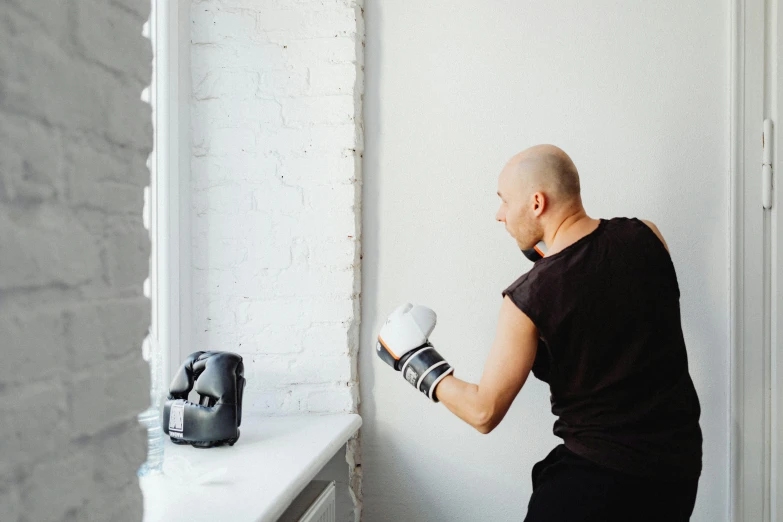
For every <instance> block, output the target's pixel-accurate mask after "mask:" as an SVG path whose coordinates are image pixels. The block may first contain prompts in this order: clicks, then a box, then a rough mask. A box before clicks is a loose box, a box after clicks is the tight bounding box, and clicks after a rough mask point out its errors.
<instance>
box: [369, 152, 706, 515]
mask: <svg viewBox="0 0 783 522" xmlns="http://www.w3.org/2000/svg"><path fill="white" fill-rule="evenodd" d="M498 189H499V190H498V195H499V196H500V198H501V200H502V201H501V205H500V209H499V210H498V213H497V216H496V218H497V220H498V221H500V222H502V223H504V224H505V227H506V230H507V231H508V233H509V234H510V235H511V236H512V237H513V238H514V239H515V240H516V242H517V244H518V246H519V247H520V248H521V249H522V250H525V251H528V252H529V251H530V249H532V248H534V247H535V246H536V245H537V244H539V242H543V243H544V244H545V246H546V248H545V252H546V253H545V254H544V257H543V258H541V259H540V260H538V261H536V262H535V263H534V265H533V268H532V269H531V270H530V271H529V272H527V273H526V274H524V275H522V276H521V277H520V278H519V279H517V280H516V281H515V282H514V283H513V284H512V285H511V286H509V287H508V288H507V289H506V290H505V291H503V302H502V304H501V308H500V318H499V321H498V327H497V334H496V337H495V341H494V343H493V345H492V348H491V350H490V353H489V356H488V359H487V362H486V364H485V367H484V371H483V374H482V377H481V381H480V383H479V384H478V385H476V384H470V383H467V382H465V381H462V380H460V379H458V378H457V377H455V375H454V370H453V368H452V367H451V366H450V365H449V364H448V363H447V362H446V361H445V359H444V358H443V357H441V355H440V354H439V353H438V352H437V351H435V349H434V348H433V347H432V345H431V344H429V341H428V340H427V338H428V336H429V334H430V333H431V332H432V329H433V328H434V327H435V313H434V312H432V310H429V309H428V308H426V307H423V306H412V305H410V304H406V305H403V306H401V307H400V308H398V309H397V310H395V311H394V313H393V314H392V315H391V316H390V317H389V319H388V320H387V322H386V324H384V326H383V328H382V330H381V332H380V335H379V341H378V344H377V350H378V355H379V356H380V357H381V358H382V359H383V360H384V361H386V362H387V363H389V364H390V365H392V366H393V367H394V368H395V369H397V370H400V371H402V373H403V377H405V379H406V380H408V381H409V382H410V383H411V384H413V385H414V386H416V387H417V389H419V390H420V391H422V392H423V393H424V394H425V395H427V396H428V397H430V398H431V399H432V400H433V401H436V402H437V401H440V402H442V403H443V404H444V405H445V406H446V407H447V408H448V409H449V410H451V411H452V412H453V413H454V414H455V415H457V416H458V417H459V418H461V419H463V420H464V421H465V422H467V423H469V424H470V425H471V426H473V427H475V428H476V429H477V430H479V431H480V432H481V433H489V432H490V431H492V430H493V429H494V428H495V427H496V426H497V425H498V424H499V423H500V421H501V420H502V419H503V417H504V416H505V414H506V412H507V411H508V409H509V407H510V406H511V403H512V402H513V400H514V398H515V397H516V396H517V394H518V393H519V390H520V389H521V388H522V386H523V385H524V383H525V381H526V380H527V377H528V375H529V373H530V371H531V370H532V371H533V374H534V375H535V376H536V377H537V378H539V379H541V380H542V381H544V382H546V383H548V384H549V386H550V391H551V403H552V412H553V413H554V414H555V415H556V416H557V417H558V419H557V421H556V422H555V425H554V433H555V435H557V436H558V437H561V438H562V439H563V444H561V445H559V446H557V447H556V448H555V449H554V450H552V452H551V453H550V454H549V455H548V456H547V457H546V458H545V459H543V460H542V461H540V462H538V463H537V464H536V465H535V466H534V467H533V472H532V479H533V494H532V496H531V498H530V501H529V504H528V513H527V517H526V518H525V520H526V521H528V522H541V521H558V522H578V521H647V520H649V521H661V522H663V521H665V522H675V521H680V520H689V519H690V515H691V513H692V511H693V506H694V503H695V499H696V490H697V486H698V480H699V476H700V474H701V456H702V452H701V445H702V434H701V429H700V427H699V415H700V406H699V400H698V397H697V395H696V391H695V389H694V386H693V382H692V380H691V377H690V374H689V372H688V361H687V355H686V349H685V342H684V340H683V335H682V327H681V323H680V308H679V297H680V293H679V286H678V283H677V276H676V274H675V270H674V266H673V264H672V261H671V257H670V256H669V252H668V246H667V245H666V242H665V241H664V239H663V236H662V235H661V233H660V231H659V230H658V228H657V227H656V226H655V225H654V224H653V223H651V222H649V221H641V220H638V219H636V218H633V219H628V218H614V219H609V220H606V219H593V218H591V217H590V216H588V215H587V213H586V212H585V209H584V208H583V206H582V200H581V195H580V184H579V175H578V173H577V170H576V167H575V166H574V163H573V162H572V161H571V158H569V156H568V155H567V154H566V153H565V152H563V151H562V150H561V149H559V148H557V147H554V146H552V145H539V146H536V147H532V148H530V149H528V150H525V151H523V152H521V153H520V154H518V155H516V156H514V157H513V158H512V159H511V160H510V161H509V162H508V164H507V165H506V166H505V167H504V169H503V170H502V172H501V173H500V177H499V179H498ZM543 251H544V250H543V249H542V252H543ZM398 354H399V355H398Z"/></svg>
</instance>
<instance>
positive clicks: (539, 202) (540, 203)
mask: <svg viewBox="0 0 783 522" xmlns="http://www.w3.org/2000/svg"><path fill="white" fill-rule="evenodd" d="M546 204H547V201H546V196H545V195H544V193H543V192H536V193H534V194H533V213H534V214H535V215H536V217H538V216H540V215H541V213H542V212H543V211H544V208H546Z"/></svg>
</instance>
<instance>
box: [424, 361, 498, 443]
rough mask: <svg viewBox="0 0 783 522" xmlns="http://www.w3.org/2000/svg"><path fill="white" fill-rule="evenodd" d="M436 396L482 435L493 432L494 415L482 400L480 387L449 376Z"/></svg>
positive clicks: (436, 390)
mask: <svg viewBox="0 0 783 522" xmlns="http://www.w3.org/2000/svg"><path fill="white" fill-rule="evenodd" d="M435 394H436V395H437V397H438V400H439V401H440V402H442V403H443V405H444V406H446V407H447V408H448V409H449V410H450V411H451V412H452V413H453V414H454V415H456V416H457V417H459V418H460V419H462V420H464V421H465V422H467V423H468V424H470V425H471V426H473V427H474V428H476V429H477V430H478V431H480V432H481V433H489V432H490V431H491V429H492V427H491V426H490V422H491V418H492V415H491V412H490V411H489V408H488V407H487V405H486V404H484V401H483V400H482V397H481V394H480V393H479V387H478V385H476V384H471V383H469V382H465V381H463V380H460V379H458V378H456V377H454V375H449V376H448V377H446V378H445V379H443V380H442V381H441V382H440V383H439V384H438V387H437V388H436V389H435Z"/></svg>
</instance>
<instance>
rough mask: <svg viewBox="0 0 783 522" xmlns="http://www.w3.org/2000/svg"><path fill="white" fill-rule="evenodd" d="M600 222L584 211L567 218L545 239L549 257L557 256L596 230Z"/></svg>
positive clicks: (581, 210)
mask: <svg viewBox="0 0 783 522" xmlns="http://www.w3.org/2000/svg"><path fill="white" fill-rule="evenodd" d="M597 221H598V220H595V219H593V218H591V217H590V216H588V215H587V213H586V212H585V210H584V209H580V210H578V211H576V212H574V213H573V214H570V215H568V216H566V217H565V218H564V219H563V220H562V221H560V223H559V224H558V225H557V227H555V229H554V230H553V231H552V232H551V235H550V236H549V237H547V236H545V237H544V243H546V246H547V254H546V255H547V256H551V255H553V254H556V253H558V252H560V251H561V250H563V249H564V248H566V247H567V246H569V245H572V244H573V243H575V242H577V241H579V240H580V239H581V238H583V237H584V236H586V235H587V234H589V233H591V232H592V231H593V230H595V229H596V227H597V226H598V223H596V222H597Z"/></svg>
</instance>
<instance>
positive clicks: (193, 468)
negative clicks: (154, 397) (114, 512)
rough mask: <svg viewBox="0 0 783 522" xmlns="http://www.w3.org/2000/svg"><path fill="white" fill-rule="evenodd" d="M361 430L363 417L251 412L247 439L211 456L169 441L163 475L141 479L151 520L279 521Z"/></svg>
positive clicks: (147, 517) (247, 417) (246, 422)
mask: <svg viewBox="0 0 783 522" xmlns="http://www.w3.org/2000/svg"><path fill="white" fill-rule="evenodd" d="M361 424H362V420H361V417H359V416H358V415H356V414H335V415H301V416H292V417H262V416H259V415H252V414H248V413H246V414H245V415H244V416H243V419H242V439H241V441H240V442H239V443H237V444H235V445H234V446H233V447H229V446H221V447H217V448H212V449H210V450H209V451H204V450H200V449H197V448H193V447H192V446H189V445H176V444H173V443H172V442H171V441H170V440H168V439H167V440H166V441H165V453H164V462H163V474H161V475H153V476H146V477H142V478H140V479H139V483H140V485H141V489H142V491H143V493H144V520H145V521H147V522H155V521H159V520H166V521H176V520H188V521H198V520H204V521H207V520H209V521H212V520H225V519H226V515H227V514H230V518H231V520H232V521H237V522H241V521H245V520H247V521H251V520H252V521H261V522H265V521H269V522H272V521H275V520H277V519H278V517H280V515H282V514H283V513H284V512H285V510H286V508H287V507H288V506H289V505H290V504H291V502H293V500H294V499H295V498H296V497H297V495H299V493H301V492H302V490H303V489H304V488H305V487H306V486H307V484H309V483H310V481H311V480H313V478H314V477H315V476H316V475H317V474H318V472H319V471H320V470H321V468H323V466H324V465H325V464H326V463H327V462H329V460H330V459H331V458H332V457H333V456H334V455H335V454H336V453H337V452H338V451H339V450H340V449H341V448H342V447H343V446H344V445H345V443H346V442H348V440H349V439H350V438H351V437H352V436H353V435H354V434H355V433H356V431H357V430H358V429H359V427H360V426H361ZM223 470H225V471H223ZM347 478H348V477H347V476H346V479H347Z"/></svg>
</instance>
